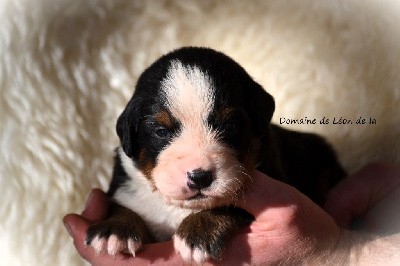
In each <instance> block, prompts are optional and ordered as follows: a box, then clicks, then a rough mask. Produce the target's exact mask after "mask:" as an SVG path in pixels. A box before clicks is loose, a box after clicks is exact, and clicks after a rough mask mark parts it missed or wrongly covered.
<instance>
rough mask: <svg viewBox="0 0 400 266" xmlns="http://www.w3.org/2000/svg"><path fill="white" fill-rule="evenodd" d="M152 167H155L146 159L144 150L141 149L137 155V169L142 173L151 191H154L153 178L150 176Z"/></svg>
mask: <svg viewBox="0 0 400 266" xmlns="http://www.w3.org/2000/svg"><path fill="white" fill-rule="evenodd" d="M154 167H155V165H154V164H153V163H152V162H150V161H149V160H147V159H146V149H142V150H141V151H140V153H139V169H140V171H142V173H143V174H144V176H145V177H146V178H147V179H148V180H149V181H150V184H151V186H152V188H153V190H155V189H156V187H155V185H154V180H153V177H152V175H151V173H152V172H153V169H154Z"/></svg>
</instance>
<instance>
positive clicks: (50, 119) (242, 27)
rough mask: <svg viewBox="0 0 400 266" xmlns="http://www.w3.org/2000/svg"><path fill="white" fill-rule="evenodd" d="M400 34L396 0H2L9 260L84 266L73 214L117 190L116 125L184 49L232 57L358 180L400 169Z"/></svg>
mask: <svg viewBox="0 0 400 266" xmlns="http://www.w3.org/2000/svg"><path fill="white" fill-rule="evenodd" d="M399 25H400V4H399V1H396V0H381V1H375V0H362V1H359V0H337V1H320V0H296V1H293V0H280V1H264V0H260V1H251V2H249V1H211V0H210V1H194V0H193V1H178V0H177V1H158V0H157V1H156V0H150V1H145V0H143V1H139V0H137V1H126V0H113V1H109V0H87V1H73V0H35V1H30V0H1V1H0V195H1V201H0V265H84V264H85V263H84V261H83V260H82V259H81V258H80V257H79V256H78V254H77V252H76V251H75V249H74V247H73V244H72V241H71V239H70V237H69V236H68V235H67V232H66V231H65V229H64V227H63V225H62V217H63V215H64V214H66V213H69V212H80V211H81V210H82V209H83V207H84V203H85V200H86V197H87V196H88V193H89V191H90V189H91V188H93V187H101V188H103V189H106V188H107V186H108V182H109V180H110V175H111V170H112V157H113V149H114V148H115V147H116V146H117V145H118V138H117V135H116V133H115V130H114V128H115V123H116V119H117V117H118V115H119V113H120V112H121V111H122V109H123V107H124V106H125V104H126V102H127V100H128V99H129V98H130V96H131V94H132V91H133V88H134V85H135V81H136V79H137V77H138V75H139V74H140V73H141V71H142V70H143V69H144V68H145V67H146V66H148V65H149V64H150V63H151V62H152V61H153V60H155V59H156V58H157V57H159V56H160V55H161V54H163V53H166V52H168V51H170V50H171V49H174V48H176V47H180V46H184V45H185V46H186V45H195V46H208V47H212V48H214V49H217V50H221V51H222V52H225V53H226V54H228V55H230V56H231V57H233V58H234V59H235V60H236V61H238V62H239V63H240V64H242V65H243V66H244V68H245V69H247V70H248V72H249V73H250V74H251V75H252V76H253V77H254V78H255V79H256V80H257V81H258V82H259V83H261V84H262V85H263V86H264V88H265V89H266V90H268V91H269V92H270V93H271V94H272V95H273V96H274V97H275V100H276V106H277V110H276V113H275V116H274V121H275V122H278V123H279V121H280V118H291V119H296V118H297V119H298V118H304V117H306V116H307V117H308V118H310V119H313V118H315V119H316V121H317V124H315V125H286V126H287V127H289V128H293V129H297V130H303V131H313V132H317V133H320V134H322V135H324V136H325V137H326V138H328V140H329V141H330V142H331V143H333V145H334V147H335V149H336V150H337V152H338V154H339V158H340V160H341V162H342V163H343V165H344V166H345V168H346V169H347V170H348V171H349V172H352V171H354V170H356V169H358V168H359V167H361V166H362V165H364V164H365V163H367V162H369V161H372V160H383V161H388V162H400V141H399V136H400V116H399V115H398V113H399V110H400V74H399V73H400V45H399V43H400V42H399V41H400V31H399V30H398V27H399ZM323 117H325V118H329V119H330V122H331V123H329V124H322V125H321V124H319V121H320V120H321V119H322V118H323ZM340 117H343V118H345V119H351V120H353V122H354V123H353V124H350V125H340V124H332V122H333V121H332V119H333V118H336V119H337V120H338V119H339V118H340ZM358 117H362V118H365V119H366V124H364V125H359V124H355V122H356V119H357V118H358ZM370 117H371V118H373V119H375V121H376V124H369V119H370Z"/></svg>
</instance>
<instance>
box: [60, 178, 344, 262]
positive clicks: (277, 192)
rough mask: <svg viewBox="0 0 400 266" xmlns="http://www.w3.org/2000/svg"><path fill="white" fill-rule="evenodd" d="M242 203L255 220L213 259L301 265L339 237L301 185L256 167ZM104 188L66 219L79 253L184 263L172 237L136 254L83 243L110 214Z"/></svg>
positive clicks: (99, 259)
mask: <svg viewBox="0 0 400 266" xmlns="http://www.w3.org/2000/svg"><path fill="white" fill-rule="evenodd" d="M238 206H239V207H242V208H244V209H246V210H247V211H248V212H250V213H251V214H253V215H254V217H255V218H256V220H255V221H254V222H253V223H252V224H251V225H250V226H249V228H246V230H244V231H242V232H239V233H238V234H237V235H236V236H235V237H234V238H233V239H232V240H231V241H230V243H229V244H228V246H227V247H226V249H225V250H224V253H223V256H222V257H223V260H222V261H211V262H210V263H213V264H218V263H221V264H231V265H232V264H238V263H249V264H260V263H262V264H271V263H274V264H275V263H287V264H299V263H304V262H305V261H308V262H310V261H311V260H312V259H314V258H318V259H319V260H321V258H322V257H324V256H329V253H330V251H331V250H332V249H333V247H334V246H335V244H336V243H337V242H338V239H339V235H340V229H339V228H338V227H337V226H336V224H335V222H334V221H333V219H332V218H331V217H330V216H329V215H328V214H326V213H325V212H324V211H323V210H322V209H320V208H319V207H318V206H317V205H315V204H314V203H313V202H311V201H310V200H309V199H308V198H307V197H305V196H304V195H302V194H301V193H300V192H298V191H297V190H296V189H294V188H293V187H291V186H288V185H286V184H284V183H282V182H279V181H277V180H274V179H272V178H269V177H267V176H266V175H264V174H262V173H260V172H257V171H255V172H254V173H252V182H251V184H250V186H249V188H248V190H247V191H246V192H245V195H244V199H243V200H241V201H240V202H238ZM106 211H107V199H106V196H105V194H104V192H101V191H99V190H93V192H92V196H91V197H90V198H89V200H88V204H87V207H86V209H85V211H84V212H83V213H82V215H76V214H69V215H67V216H66V217H65V218H64V223H65V224H66V226H67V228H68V231H69V233H70V234H71V236H72V238H73V239H74V244H75V247H76V248H77V250H78V252H79V254H80V255H81V256H82V257H83V258H85V259H86V260H87V261H89V262H90V263H92V264H93V265H109V264H111V263H112V264H113V265H132V264H133V263H134V264H135V265H141V264H143V265H144V264H146V265H148V264H163V265H165V264H169V265H179V264H184V263H183V261H182V259H181V258H180V256H179V255H178V254H177V253H176V252H175V250H174V247H173V243H172V241H167V242H163V243H156V244H149V245H145V246H144V248H143V250H142V251H141V252H138V253H137V256H136V257H135V258H133V257H129V256H122V255H118V256H117V257H116V258H113V257H111V256H109V255H107V254H98V255H96V254H95V252H94V250H93V249H91V248H89V247H86V246H85V245H84V239H85V237H86V231H87V229H88V227H89V225H90V224H91V223H93V222H96V221H99V220H102V219H104V218H105V216H106Z"/></svg>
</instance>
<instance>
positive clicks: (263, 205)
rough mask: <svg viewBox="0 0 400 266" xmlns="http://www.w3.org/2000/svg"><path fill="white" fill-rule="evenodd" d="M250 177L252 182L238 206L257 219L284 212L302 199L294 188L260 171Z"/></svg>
mask: <svg viewBox="0 0 400 266" xmlns="http://www.w3.org/2000/svg"><path fill="white" fill-rule="evenodd" d="M250 175H251V177H252V178H251V181H250V182H249V184H248V186H247V188H246V191H245V193H244V197H243V199H242V200H241V201H239V202H238V204H237V206H238V207H240V208H243V209H245V210H246V211H248V212H249V213H250V214H252V215H253V216H254V217H255V218H256V219H259V218H262V217H261V216H263V217H264V216H265V215H266V216H270V215H272V213H271V212H274V211H276V210H283V209H285V207H293V206H295V205H297V202H299V200H300V199H301V197H302V195H301V194H300V193H299V192H298V191H297V190H296V189H295V188H294V187H292V186H290V185H288V184H285V183H283V182H280V181H278V180H276V179H273V178H271V177H269V176H267V175H265V174H263V173H261V172H259V171H256V170H255V171H253V172H252V173H250ZM265 218H266V217H265Z"/></svg>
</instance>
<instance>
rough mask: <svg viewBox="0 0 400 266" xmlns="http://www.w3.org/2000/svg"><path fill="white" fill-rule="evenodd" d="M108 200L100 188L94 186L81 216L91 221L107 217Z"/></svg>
mask: <svg viewBox="0 0 400 266" xmlns="http://www.w3.org/2000/svg"><path fill="white" fill-rule="evenodd" d="M108 206H109V200H108V197H107V195H106V194H105V193H104V192H103V191H102V190H100V189H98V188H95V189H93V190H92V191H91V193H90V195H89V197H88V199H87V202H86V206H85V210H83V212H82V216H83V217H85V218H86V219H88V220H89V221H91V222H98V221H101V220H104V219H105V218H106V217H107V211H108Z"/></svg>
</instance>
